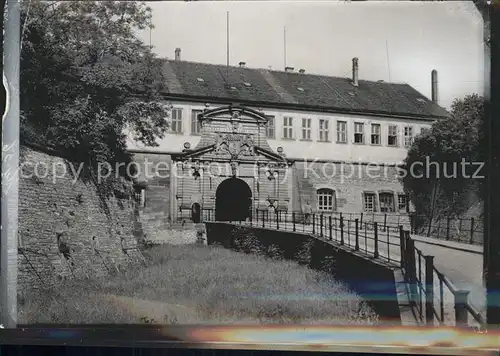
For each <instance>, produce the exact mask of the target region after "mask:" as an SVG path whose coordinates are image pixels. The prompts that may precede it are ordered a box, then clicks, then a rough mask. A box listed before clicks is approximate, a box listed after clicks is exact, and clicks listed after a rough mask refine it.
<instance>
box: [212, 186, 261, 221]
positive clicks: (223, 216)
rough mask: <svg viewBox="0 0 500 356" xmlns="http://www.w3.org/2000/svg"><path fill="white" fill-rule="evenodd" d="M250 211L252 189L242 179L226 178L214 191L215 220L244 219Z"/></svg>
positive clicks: (248, 215)
mask: <svg viewBox="0 0 500 356" xmlns="http://www.w3.org/2000/svg"><path fill="white" fill-rule="evenodd" d="M251 211H252V190H251V189H250V187H249V186H248V184H246V183H245V182H244V181H243V180H241V179H238V178H235V177H233V178H228V179H226V180H225V181H223V182H222V183H221V184H219V187H218V188H217V191H216V193H215V220H217V221H245V220H246V219H247V218H249V217H250V214H251Z"/></svg>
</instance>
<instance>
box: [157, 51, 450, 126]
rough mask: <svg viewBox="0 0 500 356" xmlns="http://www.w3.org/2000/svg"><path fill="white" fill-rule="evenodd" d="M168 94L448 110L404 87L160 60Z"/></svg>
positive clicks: (372, 109)
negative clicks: (162, 61)
mask: <svg viewBox="0 0 500 356" xmlns="http://www.w3.org/2000/svg"><path fill="white" fill-rule="evenodd" d="M164 75H165V80H166V83H165V84H166V89H165V91H166V94H167V95H168V94H170V95H171V96H176V97H186V98H199V99H201V98H206V99H212V100H216V99H222V100H234V101H241V102H245V103H255V104H256V105H261V106H266V104H268V105H272V106H280V107H285V106H290V107H292V106H293V107H297V106H299V107H304V108H311V109H313V108H317V109H320V110H321V109H323V110H328V111H339V112H347V113H372V114H378V115H387V116H393V115H394V116H409V117H415V118H439V117H445V116H447V115H448V113H447V111H446V110H445V109H444V108H442V107H440V106H438V105H436V104H435V103H433V102H432V101H431V100H429V99H428V98H427V97H425V96H424V95H422V94H421V93H419V92H418V91H417V90H415V89H414V88H412V87H411V86H409V85H408V84H395V83H387V82H374V81H367V80H359V82H358V83H359V85H358V86H354V85H352V83H351V80H350V78H340V77H329V76H323V75H315V74H302V73H297V72H284V71H271V70H266V69H253V68H242V67H233V66H230V67H226V66H224V65H215V64H207V63H197V62H186V61H175V60H164Z"/></svg>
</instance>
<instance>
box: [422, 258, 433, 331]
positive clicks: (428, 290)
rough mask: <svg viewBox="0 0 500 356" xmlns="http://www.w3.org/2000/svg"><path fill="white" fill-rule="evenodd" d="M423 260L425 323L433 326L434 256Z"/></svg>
mask: <svg viewBox="0 0 500 356" xmlns="http://www.w3.org/2000/svg"><path fill="white" fill-rule="evenodd" d="M424 258H425V322H426V323H427V325H428V326H430V325H434V256H424Z"/></svg>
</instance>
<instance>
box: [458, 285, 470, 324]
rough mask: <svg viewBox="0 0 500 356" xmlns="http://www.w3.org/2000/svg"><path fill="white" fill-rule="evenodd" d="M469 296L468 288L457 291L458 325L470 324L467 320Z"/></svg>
mask: <svg viewBox="0 0 500 356" xmlns="http://www.w3.org/2000/svg"><path fill="white" fill-rule="evenodd" d="M468 297H469V291H468V290H457V291H455V324H456V326H462V327H464V326H465V327H466V326H468V324H469V323H468V320H467V315H468V311H467V299H468Z"/></svg>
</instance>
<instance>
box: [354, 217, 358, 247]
mask: <svg viewBox="0 0 500 356" xmlns="http://www.w3.org/2000/svg"><path fill="white" fill-rule="evenodd" d="M354 226H355V229H356V230H355V234H354V237H355V238H356V242H355V245H354V249H355V250H356V251H357V250H359V219H354Z"/></svg>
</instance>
